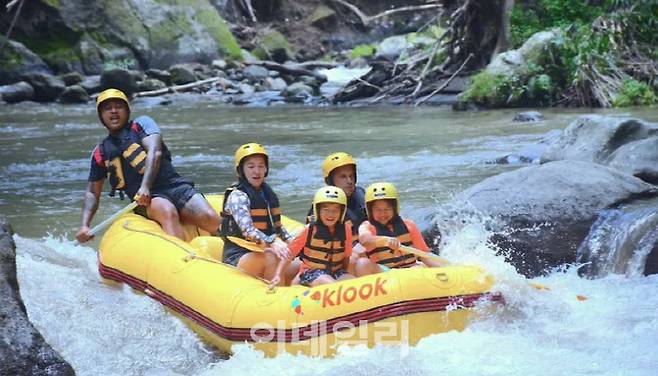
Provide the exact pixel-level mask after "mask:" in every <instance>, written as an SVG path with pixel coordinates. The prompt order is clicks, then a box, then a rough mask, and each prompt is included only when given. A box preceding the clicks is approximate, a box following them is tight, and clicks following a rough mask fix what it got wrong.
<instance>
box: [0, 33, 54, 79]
mask: <svg viewBox="0 0 658 376" xmlns="http://www.w3.org/2000/svg"><path fill="white" fill-rule="evenodd" d="M5 40H6V39H4V37H2V36H0V43H2V42H4V41H5ZM30 72H39V73H49V74H50V73H52V71H51V70H50V68H49V67H48V65H46V63H45V62H44V61H43V60H42V59H41V58H40V57H39V56H37V55H36V54H35V53H34V52H32V51H30V50H29V49H28V48H27V47H25V46H24V45H23V44H21V43H19V42H16V41H12V40H10V41H8V43H7V44H6V45H5V48H4V51H3V53H2V57H1V58H0V85H6V84H12V83H15V82H19V81H20V79H21V76H22V75H23V74H25V73H30Z"/></svg>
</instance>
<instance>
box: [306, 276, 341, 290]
mask: <svg viewBox="0 0 658 376" xmlns="http://www.w3.org/2000/svg"><path fill="white" fill-rule="evenodd" d="M334 282H336V280H335V279H333V278H331V276H328V275H326V274H323V275H321V276H319V277H318V278H316V279H314V280H313V282H311V283H310V286H311V287H315V286H319V285H326V284H328V283H334Z"/></svg>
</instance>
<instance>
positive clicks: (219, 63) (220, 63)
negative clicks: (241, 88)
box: [210, 59, 228, 70]
mask: <svg viewBox="0 0 658 376" xmlns="http://www.w3.org/2000/svg"><path fill="white" fill-rule="evenodd" d="M227 65H228V64H227V63H226V60H224V59H215V60H213V61H212V63H211V64H210V66H211V67H213V68H215V69H219V70H223V69H226V66H227Z"/></svg>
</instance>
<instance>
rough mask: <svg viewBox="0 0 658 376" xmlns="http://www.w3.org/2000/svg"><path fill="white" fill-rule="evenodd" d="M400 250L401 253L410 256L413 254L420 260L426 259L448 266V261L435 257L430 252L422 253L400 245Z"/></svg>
mask: <svg viewBox="0 0 658 376" xmlns="http://www.w3.org/2000/svg"><path fill="white" fill-rule="evenodd" d="M400 250H401V251H402V252H407V253H411V254H413V255H415V256H418V257H420V258H428V259H431V260H434V261H438V262H440V263H442V264H446V265H448V264H450V261H448V260H446V259H444V258H443V257H439V256H437V255H435V254H434V253H432V252H423V251H421V250H420V249H416V248H414V247H409V246H408V245H402V244H400Z"/></svg>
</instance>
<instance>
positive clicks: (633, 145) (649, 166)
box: [608, 136, 658, 185]
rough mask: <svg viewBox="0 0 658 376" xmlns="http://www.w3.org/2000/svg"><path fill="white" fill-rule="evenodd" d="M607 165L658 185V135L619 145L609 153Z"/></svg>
mask: <svg viewBox="0 0 658 376" xmlns="http://www.w3.org/2000/svg"><path fill="white" fill-rule="evenodd" d="M608 166H610V167H612V168H615V169H617V170H620V171H624V172H626V173H628V174H631V175H633V176H636V177H638V178H640V179H642V180H644V181H646V182H649V183H651V184H654V185H658V137H656V136H654V137H649V138H647V139H644V140H640V141H634V142H629V143H628V144H625V145H622V146H620V147H619V148H618V149H617V150H615V151H614V152H613V153H612V154H611V155H610V158H609V162H608Z"/></svg>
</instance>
